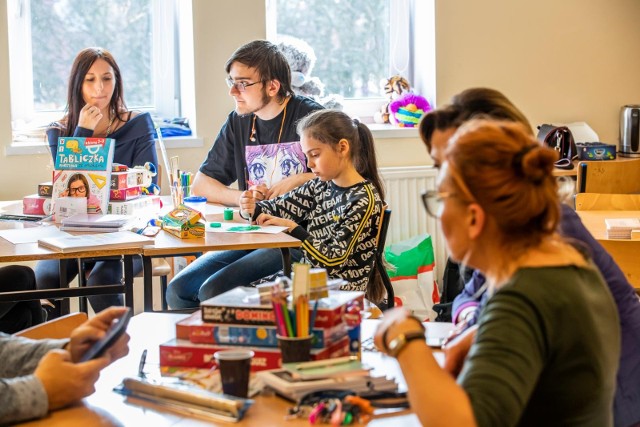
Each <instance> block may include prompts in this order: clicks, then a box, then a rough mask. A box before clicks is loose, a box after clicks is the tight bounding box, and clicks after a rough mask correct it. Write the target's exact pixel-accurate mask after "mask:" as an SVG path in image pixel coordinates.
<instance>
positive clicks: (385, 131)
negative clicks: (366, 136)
mask: <svg viewBox="0 0 640 427" xmlns="http://www.w3.org/2000/svg"><path fill="white" fill-rule="evenodd" d="M367 127H368V128H369V130H370V131H371V133H372V134H373V138H374V139H398V138H420V134H419V133H418V129H417V128H399V127H396V126H393V125H390V124H380V123H367Z"/></svg>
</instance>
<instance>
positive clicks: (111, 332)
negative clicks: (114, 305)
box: [80, 308, 131, 362]
mask: <svg viewBox="0 0 640 427" xmlns="http://www.w3.org/2000/svg"><path fill="white" fill-rule="evenodd" d="M129 319H131V309H130V308H127V311H125V312H124V313H123V314H122V316H120V317H118V318H116V319H113V322H112V323H111V326H110V327H109V329H108V330H107V334H106V335H105V336H104V337H103V338H102V339H100V340H98V341H96V342H95V343H93V345H92V346H91V347H89V349H88V350H87V351H86V352H85V353H84V354H83V355H82V357H81V358H80V362H86V361H88V360H91V359H95V358H98V357H100V356H102V355H103V354H104V353H105V351H107V350H108V349H109V347H111V346H112V345H113V344H115V342H116V341H117V340H118V338H120V337H121V336H122V334H124V333H125V331H126V330H127V325H128V324H129Z"/></svg>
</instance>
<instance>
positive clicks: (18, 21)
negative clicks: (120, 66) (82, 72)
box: [7, 0, 181, 144]
mask: <svg viewBox="0 0 640 427" xmlns="http://www.w3.org/2000/svg"><path fill="white" fill-rule="evenodd" d="M151 6H152V9H153V12H152V15H153V17H152V28H153V29H152V44H153V56H152V60H151V67H152V74H153V93H152V97H153V105H144V106H138V105H129V106H128V107H130V108H132V109H136V110H139V111H143V112H150V113H152V114H157V115H159V116H162V117H179V116H180V115H181V102H180V93H181V82H180V69H181V67H180V45H179V27H178V21H179V19H180V16H179V13H178V11H177V7H178V5H177V2H176V1H175V0H151ZM7 18H8V36H9V81H10V98H11V127H12V130H13V132H14V138H13V139H14V144H16V143H17V144H21V143H22V142H34V141H42V134H43V131H44V130H43V129H41V127H43V126H46V125H47V124H48V123H51V122H52V121H54V120H57V119H59V118H60V117H61V116H62V114H63V110H41V111H37V110H36V108H35V105H34V99H33V65H32V64H33V62H32V61H33V55H32V39H31V1H30V0H7ZM167 29H171V31H168V30H167ZM16 133H20V134H21V137H19V138H16Z"/></svg>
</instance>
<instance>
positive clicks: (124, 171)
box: [107, 164, 160, 215]
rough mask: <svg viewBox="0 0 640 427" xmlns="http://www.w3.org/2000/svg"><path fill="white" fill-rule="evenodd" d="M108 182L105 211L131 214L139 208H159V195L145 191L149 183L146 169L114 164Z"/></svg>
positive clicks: (149, 176) (148, 174)
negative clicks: (107, 203)
mask: <svg viewBox="0 0 640 427" xmlns="http://www.w3.org/2000/svg"><path fill="white" fill-rule="evenodd" d="M109 184H110V185H109V205H108V207H107V213H111V214H121V215H133V214H136V213H138V212H139V211H141V210H149V209H155V211H159V210H160V197H159V196H155V195H147V194H146V193H145V188H146V187H148V186H149V185H151V175H150V173H149V172H148V170H147V169H145V168H137V167H136V168H129V167H127V166H125V165H121V164H114V165H113V167H112V172H111V179H110V181H109Z"/></svg>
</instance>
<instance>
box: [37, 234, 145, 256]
mask: <svg viewBox="0 0 640 427" xmlns="http://www.w3.org/2000/svg"><path fill="white" fill-rule="evenodd" d="M153 242H154V240H153V237H147V236H142V235H140V234H136V233H132V232H131V231H117V232H115V233H99V234H82V235H78V236H71V235H69V236H63V237H45V238H43V239H38V245H39V246H42V247H45V248H47V249H51V250H54V251H58V252H62V253H68V252H81V251H86V250H100V249H112V248H131V247H134V248H136V247H142V246H145V245H151V244H153Z"/></svg>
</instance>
